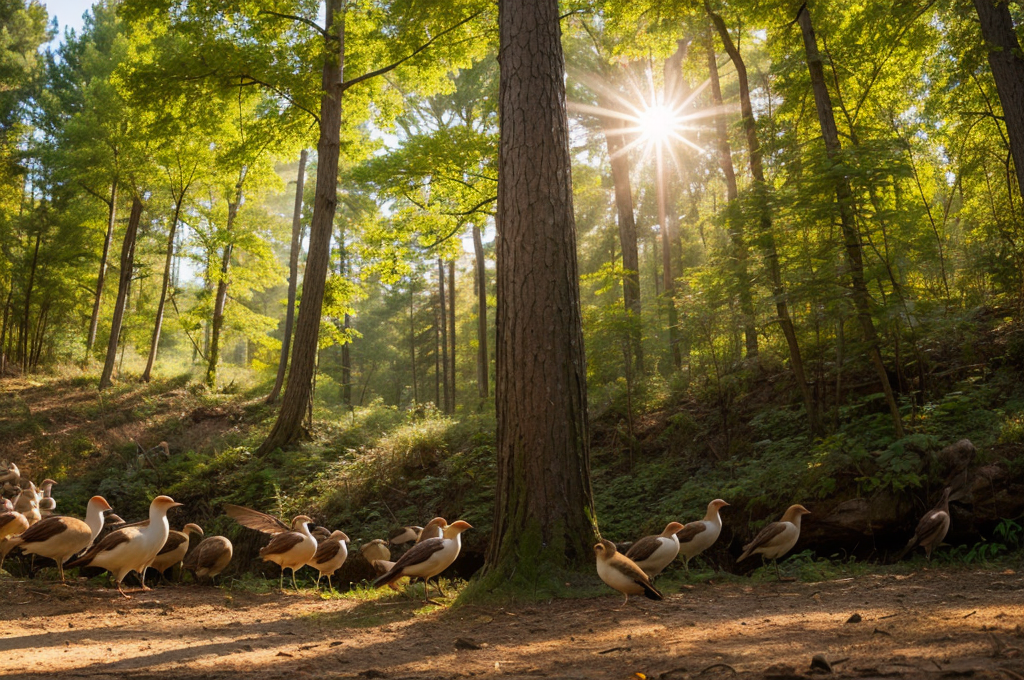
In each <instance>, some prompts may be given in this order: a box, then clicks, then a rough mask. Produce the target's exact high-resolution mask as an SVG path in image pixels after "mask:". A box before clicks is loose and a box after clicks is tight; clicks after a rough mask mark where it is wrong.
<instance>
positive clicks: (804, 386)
mask: <svg viewBox="0 0 1024 680" xmlns="http://www.w3.org/2000/svg"><path fill="white" fill-rule="evenodd" d="M704 7H705V9H706V10H707V12H708V16H710V17H711V21H712V23H713V24H714V25H715V28H716V29H717V30H718V36H719V37H720V38H721V40H722V46H723V47H724V48H725V51H726V53H727V54H728V55H729V58H730V59H732V63H733V66H734V67H735V68H736V77H737V78H738V79H739V86H740V113H741V115H742V123H743V133H744V136H745V137H746V140H747V157H748V159H749V161H750V176H751V178H752V180H753V183H752V186H751V188H752V189H753V191H754V193H755V200H756V201H757V205H758V208H759V211H760V215H759V220H760V225H759V233H758V241H759V242H760V244H761V248H762V249H763V251H764V258H765V265H766V267H767V269H768V278H769V280H770V281H771V286H772V298H773V299H774V300H775V313H776V315H777V317H778V319H779V326H780V327H781V328H782V334H783V335H784V336H785V338H786V345H787V346H788V347H789V361H790V367H791V368H792V369H793V378H794V379H795V380H796V383H797V386H798V387H799V389H800V394H801V396H802V397H803V402H804V409H805V410H806V412H807V420H808V424H809V427H810V430H811V434H819V433H820V432H821V421H820V418H819V414H818V405H817V401H816V400H815V398H814V393H813V391H812V390H811V386H810V384H809V383H808V382H807V374H806V372H805V371H804V362H803V356H802V354H801V352H800V343H799V342H798V341H797V338H796V327H795V326H794V325H793V319H792V318H791V317H790V315H789V302H788V299H787V297H786V287H785V285H783V282H782V268H781V267H780V266H779V252H778V248H777V247H776V245H775V232H774V226H773V224H772V213H771V207H770V205H769V201H768V183H767V182H765V179H764V165H763V163H762V160H761V156H762V153H761V143H760V140H759V139H758V137H757V121H756V120H754V108H753V106H752V105H751V103H750V82H749V80H748V78H747V65H746V62H744V61H743V56H742V55H741V54H740V51H739V48H738V47H737V46H736V44H735V43H734V42H733V40H732V36H730V35H729V29H728V28H727V27H726V25H725V22H724V21H723V20H722V18H721V17H720V16H718V15H717V14H714V13H713V12H711V8H710V5H709V4H708V3H707V2H706V1H705V4H704Z"/></svg>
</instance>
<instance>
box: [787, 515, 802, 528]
mask: <svg viewBox="0 0 1024 680" xmlns="http://www.w3.org/2000/svg"><path fill="white" fill-rule="evenodd" d="M801 517H803V515H799V514H798V515H796V516H795V517H791V518H790V519H789V521H790V523H791V524H793V526H795V527H796V528H797V529H799V528H800V518H801Z"/></svg>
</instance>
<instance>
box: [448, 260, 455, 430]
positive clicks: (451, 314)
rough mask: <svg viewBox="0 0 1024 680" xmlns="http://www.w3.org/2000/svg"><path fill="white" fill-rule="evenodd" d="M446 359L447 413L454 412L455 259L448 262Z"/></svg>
mask: <svg viewBox="0 0 1024 680" xmlns="http://www.w3.org/2000/svg"><path fill="white" fill-rule="evenodd" d="M448 361H449V366H450V370H449V372H448V376H449V378H450V380H451V387H450V389H449V392H451V395H452V400H451V404H449V410H448V412H449V413H455V260H452V261H451V262H449V263H448Z"/></svg>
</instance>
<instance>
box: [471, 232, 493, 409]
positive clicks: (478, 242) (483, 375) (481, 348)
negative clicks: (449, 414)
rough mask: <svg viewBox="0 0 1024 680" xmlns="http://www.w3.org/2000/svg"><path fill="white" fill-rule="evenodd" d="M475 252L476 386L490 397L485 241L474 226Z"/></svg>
mask: <svg viewBox="0 0 1024 680" xmlns="http://www.w3.org/2000/svg"><path fill="white" fill-rule="evenodd" d="M473 252H474V253H475V254H476V296H477V298H476V304H477V323H476V342H477V348H476V385H477V390H478V391H479V394H480V397H481V398H482V399H486V398H487V397H489V396H490V393H491V391H490V387H489V385H488V382H489V373H490V365H489V362H488V361H487V264H486V262H485V260H484V240H483V235H482V234H481V233H480V227H478V226H476V225H474V226H473Z"/></svg>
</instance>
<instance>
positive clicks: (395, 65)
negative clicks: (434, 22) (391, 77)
mask: <svg viewBox="0 0 1024 680" xmlns="http://www.w3.org/2000/svg"><path fill="white" fill-rule="evenodd" d="M482 13H483V10H480V11H479V12H474V13H472V14H470V15H469V16H468V17H466V18H465V19H463V20H462V21H460V22H459V23H457V24H455V25H454V26H449V27H448V28H446V29H445V30H443V31H441V32H440V33H438V34H437V35H435V36H434V37H433V38H431V39H430V40H428V41H427V42H425V43H423V44H422V45H420V46H419V47H417V48H416V49H414V50H413V51H412V52H410V53H409V54H407V55H405V56H404V57H402V58H401V59H399V60H398V61H396V62H393V63H391V64H388V65H387V66H384V67H383V68H379V69H377V70H376V71H370V72H369V73H364V74H363V75H361V76H358V77H356V78H353V79H352V80H346V81H345V82H343V83H342V84H341V91H342V92H344V91H345V90H347V89H348V88H350V87H352V86H353V85H356V84H357V83H361V82H363V81H364V80H370V79H371V78H376V77H377V76H382V75H384V74H385V73H389V72H391V71H394V70H395V69H396V68H398V67H399V66H401V65H402V64H403V63H405V62H407V61H409V60H410V59H412V58H413V57H415V56H416V55H417V54H419V53H420V52H422V51H423V50H425V49H427V48H428V47H430V46H431V45H432V44H433V43H434V41H436V40H440V39H441V38H443V37H444V36H446V35H448V34H449V33H451V32H452V31H454V30H455V29H457V28H459V27H460V26H462V25H463V24H465V23H468V22H470V21H472V20H473V19H475V18H476V17H478V16H480V15H481V14H482Z"/></svg>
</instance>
